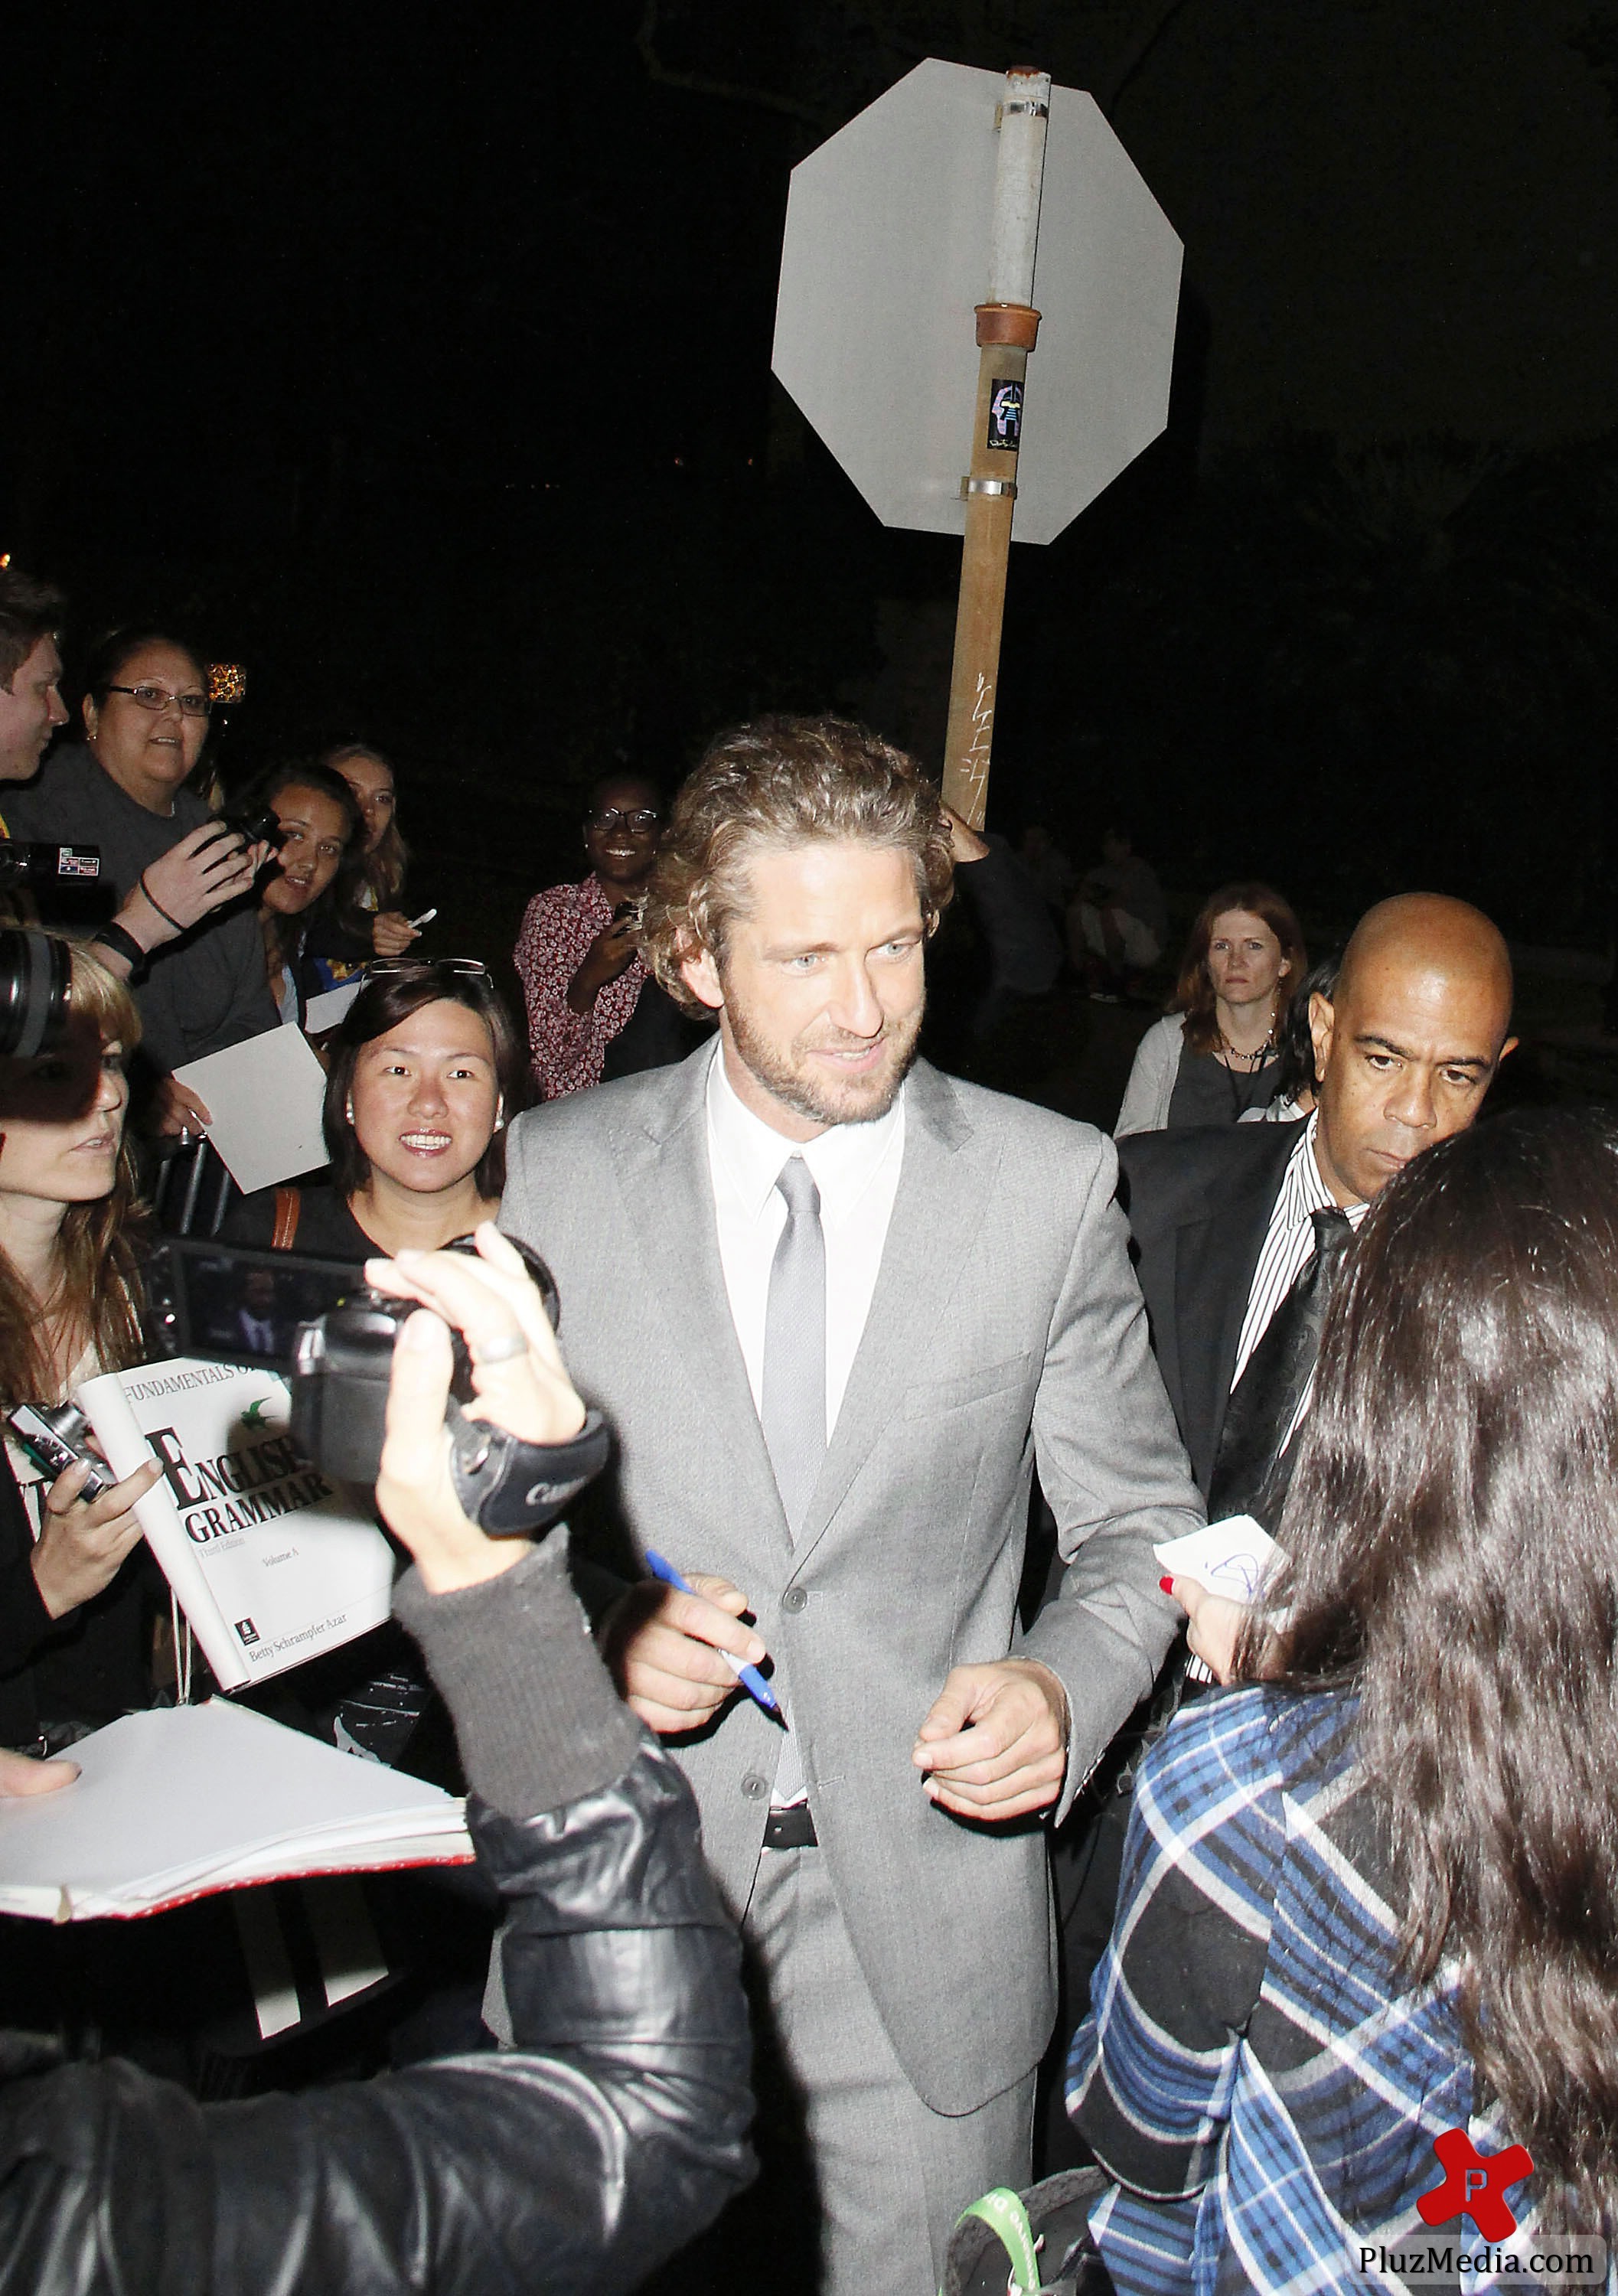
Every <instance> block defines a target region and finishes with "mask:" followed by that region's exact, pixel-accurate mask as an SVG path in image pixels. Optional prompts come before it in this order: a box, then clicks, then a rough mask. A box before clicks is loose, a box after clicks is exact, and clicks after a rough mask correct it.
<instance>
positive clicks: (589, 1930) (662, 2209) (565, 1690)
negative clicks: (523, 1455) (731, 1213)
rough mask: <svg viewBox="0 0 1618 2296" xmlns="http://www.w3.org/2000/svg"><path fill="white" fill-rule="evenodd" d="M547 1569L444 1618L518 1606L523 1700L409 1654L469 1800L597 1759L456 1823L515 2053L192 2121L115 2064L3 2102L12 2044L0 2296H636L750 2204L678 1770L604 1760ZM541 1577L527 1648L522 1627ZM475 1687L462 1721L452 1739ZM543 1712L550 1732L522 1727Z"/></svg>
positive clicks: (736, 2093) (719, 1933)
mask: <svg viewBox="0 0 1618 2296" xmlns="http://www.w3.org/2000/svg"><path fill="white" fill-rule="evenodd" d="M562 1545H563V1542H562V1541H561V1540H557V1541H555V1542H554V1546H555V1548H556V1550H557V1552H556V1554H555V1555H554V1560H553V1559H552V1549H551V1547H549V1546H547V1547H546V1548H544V1549H541V1550H538V1554H537V1555H536V1556H535V1558H534V1562H532V1563H530V1562H529V1561H528V1560H527V1559H525V1560H524V1562H522V1563H520V1564H519V1565H518V1567H517V1570H514V1571H513V1572H511V1573H510V1574H509V1575H508V1576H507V1577H506V1578H505V1579H495V1580H492V1581H490V1582H489V1589H492V1590H493V1591H492V1592H489V1590H486V1589H481V1588H480V1589H471V1590H466V1595H465V1596H464V1597H463V1596H459V1595H457V1596H450V1597H439V1598H438V1601H439V1603H445V1602H448V1603H453V1604H464V1607H472V1606H476V1605H484V1604H486V1605H487V1608H486V1611H485V1615H486V1616H488V1615H492V1614H494V1613H495V1612H497V1610H498V1607H499V1606H500V1605H501V1604H502V1603H505V1604H507V1605H508V1606H511V1607H510V1618H511V1623H510V1624H509V1625H508V1627H507V1628H506V1638H507V1641H508V1643H510V1642H515V1641H519V1640H520V1641H521V1642H522V1643H523V1644H526V1647H527V1651H528V1658H527V1661H526V1662H527V1664H528V1667H529V1669H530V1677H531V1674H532V1671H533V1669H534V1667H535V1662H536V1652H537V1654H538V1662H539V1664H540V1665H541V1666H542V1667H543V1669H544V1671H545V1674H546V1677H547V1680H546V1681H545V1682H544V1683H542V1684H540V1685H539V1686H538V1690H536V1689H535V1686H534V1684H533V1682H532V1680H531V1679H530V1681H529V1682H528V1683H527V1684H524V1683H522V1682H521V1681H517V1680H515V1679H514V1677H513V1676H512V1675H511V1673H510V1672H509V1670H507V1671H506V1672H505V1674H504V1675H503V1673H502V1669H501V1667H500V1666H499V1665H498V1664H493V1665H491V1664H489V1663H487V1662H486V1661H484V1660H483V1659H479V1660H478V1661H476V1663H475V1664H472V1665H468V1666H467V1667H465V1668H464V1669H463V1678H462V1682H461V1683H460V1684H459V1685H457V1683H456V1681H455V1680H454V1679H453V1678H451V1677H450V1675H449V1674H448V1672H447V1671H446V1669H444V1668H443V1667H441V1666H440V1664H439V1651H438V1649H436V1648H435V1646H434V1643H433V1640H432V1639H431V1636H428V1635H426V1634H423V1643H424V1644H425V1646H426V1648H427V1650H428V1654H429V1658H430V1660H431V1662H432V1664H433V1666H434V1669H435V1672H436V1673H438V1675H439V1680H440V1683H441V1685H442V1686H443V1688H444V1689H445V1692H446V1694H447V1695H448V1697H449V1699H450V1702H451V1705H452V1707H453V1708H454V1710H455V1712H456V1719H457V1723H458V1725H459V1726H460V1729H461V1734H462V1742H463V1751H464V1754H465V1756H466V1760H467V1767H468V1769H469V1770H470V1771H471V1773H472V1775H473V1777H474V1779H475V1778H477V1777H479V1776H480V1775H481V1776H482V1777H483V1778H484V1779H485V1780H486V1781H487V1780H489V1779H490V1778H491V1777H492V1778H493V1779H494V1780H495V1786H494V1789H493V1790H496V1791H500V1792H502V1797H503V1799H505V1800H507V1801H508V1802H509V1801H510V1800H514V1799H518V1796H517V1795H516V1793H515V1792H513V1791H512V1790H511V1789H510V1785H509V1782H510V1781H511V1780H512V1779H513V1778H514V1777H516V1776H517V1775H519V1773H520V1771H521V1768H522V1765H523V1763H524V1762H526V1761H530V1760H531V1759H532V1758H531V1755H530V1752H529V1751H528V1749H529V1748H530V1747H531V1746H532V1745H533V1744H534V1743H542V1742H543V1741H544V1739H545V1737H546V1732H547V1730H548V1732H549V1734H550V1736H551V1738H552V1741H553V1743H562V1742H563V1738H564V1737H565V1741H566V1750H567V1753H568V1755H569V1756H571V1757H573V1758H575V1759H574V1767H573V1768H572V1770H571V1781H572V1782H573V1783H577V1780H578V1778H579V1776H580V1775H583V1773H581V1772H580V1770H579V1767H577V1759H576V1758H577V1757H578V1755H579V1749H580V1747H581V1745H583V1744H584V1743H585V1742H586V1741H590V1742H591V1743H593V1744H594V1745H595V1746H597V1747H605V1748H607V1750H608V1752H607V1759H608V1760H609V1761H610V1762H611V1764H612V1770H613V1773H614V1775H613V1776H612V1783H611V1784H605V1785H601V1786H598V1787H596V1788H595V1790H594V1791H591V1792H586V1793H582V1794H579V1795H576V1796H575V1797H574V1798H573V1799H572V1800H570V1801H568V1802H567V1803H565V1804H563V1806H561V1807H559V1808H554V1809H551V1810H549V1811H548V1812H546V1813H545V1814H544V1815H541V1816H535V1817H530V1818H529V1819H528V1820H526V1821H524V1822H522V1823H518V1822H516V1821H514V1820H513V1819H511V1818H507V1817H503V1816H499V1815H497V1812H496V1811H495V1810H494V1809H492V1808H489V1807H488V1806H487V1805H485V1804H481V1803H479V1802H477V1801H474V1802H473V1803H472V1806H471V1811H470V1818H471V1825H472V1833H473V1838H474V1840H475V1841H476V1844H477V1849H478V1855H479V1857H480V1860H481V1861H482V1864H483V1866H484V1869H485V1871H486V1872H487V1873H488V1874H489V1875H490V1877H491V1878H492V1879H493V1880H494V1881H495V1882H496V1883H497V1886H498V1887H499V1889H500V1890H501V1891H502V1893H503V1894H504V1896H505V1898H506V1901H507V1907H508V1915H509V1920H508V1926H507V1929H506V1931H505V1982H506V1989H507V1997H508V1999H509V2001H510V2003H511V2006H512V2010H513V2031H514V2034H515V2036H516V2042H517V2046H516V2047H515V2048H514V2049H513V2050H511V2051H509V2052H501V2053H499V2054H492V2053H491V2054H488V2055H482V2056H472V2057H464V2058H457V2059H450V2060H447V2061H445V2062H440V2063H439V2064H436V2065H430V2066H424V2067H422V2068H420V2069H419V2070H417V2071H411V2072H405V2073H398V2074H393V2075H390V2076H387V2077H384V2078H382V2079H378V2080H374V2081H369V2082H365V2083H353V2084H349V2085H348V2086H345V2087H337V2088H329V2089H325V2090H318V2089H316V2090H311V2091H308V2092H307V2093H305V2094H304V2095H299V2096H268V2097H264V2098H261V2099H259V2100H255V2101H253V2102H251V2103H240V2104H226V2105H208V2106H204V2105H199V2104H198V2103H195V2102H194V2100H193V2098H191V2097H190V2096H189V2095H186V2094H185V2092H184V2091H182V2090H180V2089H178V2088H176V2087H172V2086H170V2085H169V2084H168V2083H167V2082H164V2081H159V2080H154V2079H151V2078H150V2077H149V2076H147V2075H145V2074H143V2073H140V2072H137V2071H136V2070H135V2069H134V2068H133V2067H131V2066H129V2065H126V2064H120V2063H117V2062H111V2063H106V2064H99V2065H78V2064H75V2065H70V2066H67V2067H62V2068H59V2069H57V2070H55V2071H48V2072H44V2073H33V2074H30V2073H28V2072H26V2071H22V2072H21V2073H19V2072H17V2071H15V2068H16V2066H17V2062H18V2057H19V2054H20V2045H19V2043H18V2042H17V2040H16V2038H15V2037H12V2040H11V2042H10V2044H9V2046H10V2050H11V2060H10V2065H9V2067H8V2066H7V2064H6V2063H5V2061H4V2056H0V2072H4V2071H6V2070H12V2079H10V2081H9V2083H8V2084H7V2085H6V2086H4V2087H3V2088H0V2292H4V2296H25V2292H26V2296H127V2292H129V2291H133V2290H140V2291H142V2292H143V2296H264V2292H265V2291H267V2290H270V2289H274V2290H275V2292H276V2296H338V2292H340V2291H341V2296H397V2292H400V2291H406V2290H410V2291H416V2290H419V2291H423V2292H425V2291H428V2290H431V2292H433V2296H484V2292H488V2296H496V2292H499V2296H516V2292H518V2291H522V2292H525V2296H530V2292H538V2291H542V2290H554V2291H562V2290H566V2291H568V2292H569V2296H587V2292H591V2296H593V2292H598V2291H599V2292H607V2291H612V2290H628V2289H630V2288H633V2287H635V2286H636V2285H637V2284H638V2283H639V2282H640V2281H641V2280H642V2279H643V2278H644V2276H645V2275H646V2274H647V2273H648V2272H650V2271H651V2270H652V2269H653V2267H654V2266H655V2265H656V2264H658V2263H659V2262H660V2261H661V2259H663V2258H664V2257H666V2256H668V2255H669V2254H671V2253H672V2252H673V2251H674V2250H675V2249H677V2248H678V2247H679V2246H680V2245H681V2244H682V2243H684V2242H686V2241H687V2240H689V2239H690V2238H691V2237H692V2235H694V2233H696V2232H698V2231H699V2230H700V2229H701V2228H702V2226H704V2225H705V2224H706V2223H708V2221H709V2220H710V2218H712V2217H713V2216H715V2215H716V2214H717V2213H718V2211H719V2208H720V2207H721V2206H722V2204H723V2203H724V2202H725V2201H727V2199H728V2198H729V2197H730V2195H731V2194H733V2193H734V2192H735V2191H736V2190H737V2189H738V2188H739V2187H740V2186H741V2185H744V2184H745V2183H746V2182H747V2180H748V2178H749V2177H751V2175H752V2155H751V2153H749V2151H748V2148H747V2144H746V2142H745V2136H746V2129H747V2124H748V2121H749V2120H750V2118H751V2115H752V2103H751V2099H750V2097H749V2094H748V2088H747V2070H748V2034H747V2016H746V2007H745V2003H744V1999H743V1993H742V1989H741V1984H740V1980H739V1950H738V1947H737V1943H736V1939H735V1931H734V1930H733V1929H732V1928H731V1925H730V1923H728V1922H727V1919H726V1916H725V1915H724V1914H723V1912H722V1911H721V1909H720V1907H719V1899H718V1898H717V1896H716V1894H715V1890H714V1886H713V1883H712V1882H711V1880H710V1878H709V1875H708V1872H707V1869H706V1867H705V1866H704V1865H703V1862H702V1847H701V1841H700V1838H699V1833H698V1827H697V1818H696V1811H695V1808H694V1804H693V1802H692V1799H691V1792H690V1789H689V1787H688V1786H687V1785H686V1782H685V1779H684V1777H683V1776H682V1775H681V1773H680V1771H679V1770H678V1767H676V1765H675V1764H674V1762H673V1761H672V1760H671V1759H669V1756H668V1755H666V1754H665V1753H663V1752H662V1751H661V1749H660V1748H658V1747H657V1746H656V1745H654V1744H653V1743H652V1741H651V1740H650V1739H649V1738H647V1737H646V1736H645V1734H638V1733H637V1734H634V1735H632V1736H631V1737H630V1738H629V1740H628V1743H631V1744H632V1745H634V1747H635V1751H634V1752H633V1755H632V1759H630V1760H629V1763H628V1768H627V1769H626V1768H623V1767H621V1762H622V1741H615V1739H614V1733H615V1732H616V1731H620V1730H621V1729H623V1728H624V1727H625V1726H628V1729H629V1730H630V1731H631V1732H633V1728H634V1726H633V1725H632V1724H629V1723H628V1717H627V1716H626V1715H625V1713H624V1710H623V1709H621V1708H619V1707H617V1705H616V1702H615V1701H613V1700H612V1693H611V1691H610V1689H609V1688H608V1687H607V1685H606V1684H605V1678H604V1676H602V1675H601V1669H600V1666H599V1662H598V1661H596V1659H595V1653H594V1651H593V1648H592V1646H591V1645H590V1644H589V1642H588V1639H587V1636H586V1635H585V1632H584V1624H583V1620H582V1618H581V1617H580V1615H579V1609H578V1605H577V1603H574V1602H573V1600H572V1597H571V1594H568V1593H567V1592H566V1580H565V1572H564V1569H563V1562H562V1556H561V1554H560V1549H561V1547H562ZM547 1562H548V1564H549V1572H550V1575H551V1583H550V1584H547V1585H540V1586H539V1587H538V1604H539V1605H544V1604H548V1605H550V1615H549V1617H548V1619H545V1618H541V1617H540V1616H539V1611H538V1607H537V1606H536V1603H535V1599H534V1598H535V1588H536V1584H537V1582H538V1580H539V1579H542V1578H544V1577H545V1576H546V1570H545V1566H546V1563H547ZM520 1581H521V1582H522V1583H519V1582H520ZM525 1601H526V1602H527V1603H528V1605H529V1608H528V1614H527V1615H526V1616H523V1615H521V1611H520V1606H521V1605H522V1603H524V1602H525ZM559 1605H560V1606H561V1607H560V1608H559V1607H558V1606H559ZM399 1608H400V1610H401V1614H402V1615H404V1616H405V1617H406V1618H407V1622H408V1623H409V1624H410V1625H411V1626H412V1628H413V1630H415V1631H418V1632H419V1631H420V1627H419V1623H418V1619H419V1608H420V1606H419V1603H418V1615H417V1616H412V1615H411V1613H410V1611H409V1610H408V1608H407V1605H406V1604H405V1603H400V1604H399ZM563 1611H565V1624H564V1625H563V1626H558V1624H557V1623H556V1621H557V1619H558V1617H560V1616H562V1615H563ZM592 1674H593V1675H594V1677H598V1679H597V1680H594V1681H593V1680H591V1679H590V1677H591V1676H592ZM468 1679H472V1680H473V1685H474V1691H475V1692H476V1693H477V1694H479V1695H481V1696H482V1697H483V1698H484V1701H485V1704H486V1707H487V1709H488V1711H487V1712H486V1713H485V1715H484V1717H483V1718H482V1719H481V1721H480V1720H478V1719H477V1718H472V1720H470V1721H469V1718H468V1714H467V1705H468V1699H467V1696H466V1694H465V1683H466V1681H467V1680H468ZM553 1693H554V1708H553V1711H552V1713H551V1715H550V1717H549V1718H548V1720H547V1718H546V1715H545V1714H544V1713H543V1712H541V1710H540V1705H539V1701H540V1699H541V1698H542V1697H544V1696H547V1695H552V1694H553ZM525 1699H526V1700H527V1701H528V1704H527V1710H526V1711H524V1710H523V1709H524V1701H525ZM595 1708H599V1711H598V1712H597V1711H595V1710H594V1709H595ZM501 1709H504V1710H505V1714H506V1716H507V1718H508V1719H507V1720H505V1721H503V1719H502V1714H501ZM557 1709H559V1710H560V1711H561V1713H562V1714H563V1717H564V1718H563V1720H561V1721H558V1719H557V1712H556V1710H557ZM503 1730H504V1732H505V1739H506V1746H505V1753H504V1754H503V1755H502V1754H501V1753H500V1751H499V1749H498V1748H497V1747H496V1748H495V1751H494V1753H493V1755H492V1756H491V1753H490V1746H491V1743H493V1742H494V1741H496V1740H497V1739H498V1738H499V1737H500V1735H501V1734H502V1731H503ZM502 1780H504V1781H505V1782H506V1784H505V1785H502V1784H501V1781H502ZM157 1918H161V1917H160V1916H158V1917H157ZM4 2046H7V2045H6V2044H4V2043H3V2042H0V2049H4Z"/></svg>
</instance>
